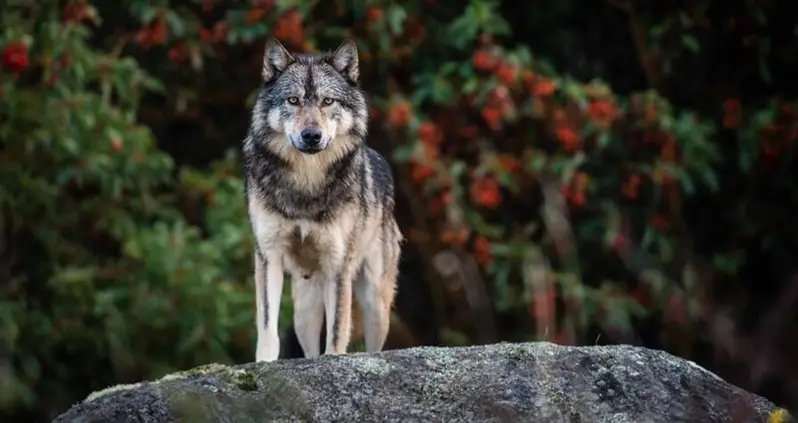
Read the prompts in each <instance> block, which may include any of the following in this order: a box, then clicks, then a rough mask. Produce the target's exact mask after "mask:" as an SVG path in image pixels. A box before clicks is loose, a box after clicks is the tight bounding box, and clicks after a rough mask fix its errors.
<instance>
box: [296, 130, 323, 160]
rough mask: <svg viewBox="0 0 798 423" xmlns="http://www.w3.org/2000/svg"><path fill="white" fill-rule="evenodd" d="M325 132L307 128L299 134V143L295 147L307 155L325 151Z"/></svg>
mask: <svg viewBox="0 0 798 423" xmlns="http://www.w3.org/2000/svg"><path fill="white" fill-rule="evenodd" d="M323 138H324V132H323V131H322V130H321V129H319V128H313V127H311V128H305V129H303V130H302V131H301V132H300V133H299V142H298V143H296V144H295V145H294V146H295V147H296V148H297V149H298V150H299V151H301V152H303V153H305V154H315V153H318V152H319V151H321V150H324V147H325V145H324V143H323Z"/></svg>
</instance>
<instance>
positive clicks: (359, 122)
mask: <svg viewBox="0 0 798 423" xmlns="http://www.w3.org/2000/svg"><path fill="white" fill-rule="evenodd" d="M261 76H262V86H261V89H260V91H259V93H258V95H257V97H256V100H255V103H254V106H253V108H252V112H251V116H250V126H249V130H248V132H247V135H246V138H245V139H244V142H243V148H242V151H243V154H242V158H243V167H244V174H245V178H244V179H245V191H246V199H247V205H248V207H247V209H248V216H249V220H250V223H251V228H252V231H253V234H254V238H255V248H254V279H255V297H256V312H257V315H256V318H255V324H256V325H257V347H256V351H255V358H256V361H273V360H276V359H277V358H278V355H279V352H280V339H279V335H278V332H277V319H278V313H279V309H280V298H281V293H282V290H283V278H284V273H288V274H289V275H290V277H291V295H292V299H293V311H294V316H293V320H294V330H295V331H296V335H297V339H298V340H299V344H300V346H301V348H302V350H303V352H304V355H305V357H315V356H319V355H320V348H319V347H320V339H321V330H322V324H323V323H325V322H326V327H325V329H326V345H325V350H324V354H344V353H346V352H347V347H348V345H349V342H350V336H351V325H352V317H351V316H352V314H351V313H352V299H353V296H354V298H355V299H356V300H357V303H358V304H359V305H360V311H361V312H362V313H361V314H362V321H363V332H364V338H365V347H366V351H367V352H378V351H381V350H382V348H383V346H384V343H385V340H386V338H387V335H388V327H389V323H390V321H389V319H390V312H391V309H392V306H393V302H394V297H395V294H396V284H397V277H398V273H399V269H398V267H399V257H400V254H401V244H402V242H403V240H404V238H403V235H402V233H401V231H400V229H399V226H398V225H397V222H396V220H395V217H394V204H395V199H394V179H393V174H392V171H391V168H390V166H389V164H388V162H387V161H386V159H385V158H384V157H383V156H382V155H380V154H379V153H378V152H377V151H375V150H374V149H372V148H370V147H368V146H367V145H366V135H367V132H368V106H367V102H366V98H365V95H364V92H363V91H362V89H361V88H360V84H359V79H358V78H359V60H358V49H357V45H356V43H355V42H354V41H353V40H346V41H344V42H343V43H342V44H341V45H340V46H339V47H338V48H337V49H336V50H335V51H334V52H332V53H330V52H327V53H305V54H300V53H290V52H289V51H288V50H286V49H285V47H283V45H282V44H280V42H279V41H277V40H276V39H270V40H268V41H267V43H266V49H265V53H264V57H263V68H262V72H261Z"/></svg>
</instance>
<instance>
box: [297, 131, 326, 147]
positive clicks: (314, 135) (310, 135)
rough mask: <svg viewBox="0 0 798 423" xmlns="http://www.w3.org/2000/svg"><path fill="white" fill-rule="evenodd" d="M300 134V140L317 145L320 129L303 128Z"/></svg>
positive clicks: (319, 138) (310, 144)
mask: <svg viewBox="0 0 798 423" xmlns="http://www.w3.org/2000/svg"><path fill="white" fill-rule="evenodd" d="M300 135H301V136H302V142H304V143H305V145H308V146H315V145H319V142H321V129H318V128H305V129H303V130H302V132H301V133H300Z"/></svg>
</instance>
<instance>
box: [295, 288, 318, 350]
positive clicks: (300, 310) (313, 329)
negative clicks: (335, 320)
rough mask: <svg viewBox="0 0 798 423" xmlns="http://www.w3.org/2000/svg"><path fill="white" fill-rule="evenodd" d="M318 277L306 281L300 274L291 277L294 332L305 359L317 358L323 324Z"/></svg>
mask: <svg viewBox="0 0 798 423" xmlns="http://www.w3.org/2000/svg"><path fill="white" fill-rule="evenodd" d="M321 282H322V281H321V280H320V279H319V277H318V276H313V277H311V278H309V279H306V278H305V277H304V275H303V274H301V272H295V273H294V274H293V275H292V276H291V297H292V298H293V302H294V331H295V332H296V337H297V340H298V341H299V346H300V347H302V351H303V352H304V353H305V357H306V358H311V357H317V356H318V355H319V354H320V348H321V328H322V325H323V324H324V289H323V285H322V283H321Z"/></svg>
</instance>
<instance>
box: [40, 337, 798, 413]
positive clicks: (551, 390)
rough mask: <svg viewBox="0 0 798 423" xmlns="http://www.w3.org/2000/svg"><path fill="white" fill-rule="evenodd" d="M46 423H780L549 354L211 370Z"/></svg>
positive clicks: (571, 354) (121, 390)
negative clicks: (730, 422)
mask: <svg viewBox="0 0 798 423" xmlns="http://www.w3.org/2000/svg"><path fill="white" fill-rule="evenodd" d="M55 421H56V422H58V423H61V422H96V421H104V422H111V423H113V422H146V423H164V422H175V421H191V422H201V423H202V422H216V421H235V422H242V423H247V422H261V421H281V422H283V421H285V422H300V421H302V422H372V421H376V422H404V421H446V422H469V423H470V422H507V421H536V422H562V421H576V422H613V423H624V422H635V423H637V422H693V421H701V422H725V421H745V422H761V423H766V422H774V423H775V422H779V423H786V422H792V421H794V420H793V419H792V417H791V416H790V414H789V413H787V412H786V411H784V410H783V409H780V408H778V407H776V406H775V405H774V404H772V403H771V402H769V401H768V400H766V399H764V398H762V397H759V396H756V395H753V394H750V393H748V392H746V391H744V390H742V389H740V388H738V387H736V386H733V385H731V384H729V383H727V382H725V381H724V380H722V379H721V378H719V377H718V376H717V375H715V374H713V373H711V372H709V371H707V370H706V369H704V368H702V367H700V366H698V365H696V364H695V363H692V362H689V361H687V360H683V359H680V358H678V357H674V356H673V355H670V354H667V353H664V352H661V351H655V350H649V349H645V348H640V347H631V346H623V345H621V346H585V347H570V346H557V345H554V344H551V343H546V342H538V343H524V344H508V343H502V344H495V345H486V346H474V347H459V348H437V347H418V348H411V349H406V350H395V351H386V352H382V353H377V354H365V353H355V354H344V355H331V356H322V357H317V358H314V359H294V360H278V361H275V362H270V363H249V364H244V365H239V366H225V365H221V364H210V365H206V366H201V367H198V368H195V369H191V370H187V371H184V372H178V373H175V374H173V375H168V376H166V377H164V378H162V379H160V380H157V381H152V382H142V383H139V384H134V385H123V386H121V387H113V388H109V389H107V390H104V391H100V392H98V393H95V394H92V395H90V396H89V398H87V399H86V400H85V401H84V402H82V403H80V404H77V405H76V406H74V407H73V408H72V409H70V410H68V411H67V412H65V413H64V414H62V415H61V416H59V417H58V418H57V419H56V420H55Z"/></svg>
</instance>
